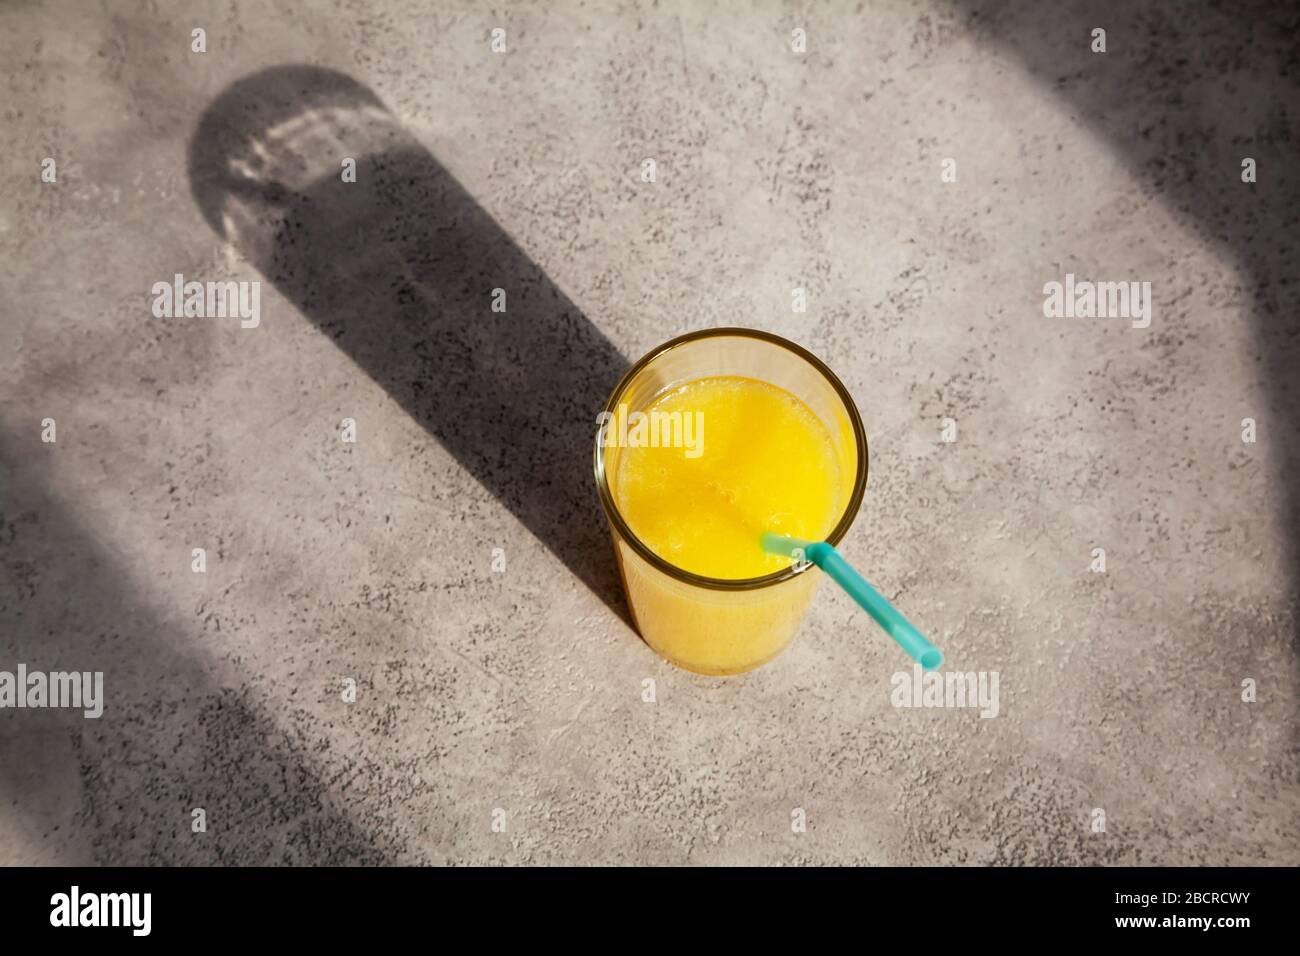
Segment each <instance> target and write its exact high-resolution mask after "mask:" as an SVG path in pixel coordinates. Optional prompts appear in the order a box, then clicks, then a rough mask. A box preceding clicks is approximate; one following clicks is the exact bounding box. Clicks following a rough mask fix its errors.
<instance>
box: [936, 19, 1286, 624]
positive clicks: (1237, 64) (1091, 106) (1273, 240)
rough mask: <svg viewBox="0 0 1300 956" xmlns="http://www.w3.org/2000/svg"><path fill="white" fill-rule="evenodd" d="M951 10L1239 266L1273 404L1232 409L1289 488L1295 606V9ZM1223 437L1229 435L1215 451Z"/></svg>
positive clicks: (1281, 483)
mask: <svg viewBox="0 0 1300 956" xmlns="http://www.w3.org/2000/svg"><path fill="white" fill-rule="evenodd" d="M950 2H952V3H953V5H954V6H955V7H956V8H957V9H959V10H961V11H963V12H964V13H965V15H966V18H967V22H966V26H967V27H968V28H969V29H971V30H974V31H975V32H976V33H977V35H980V36H981V37H983V38H984V39H986V40H987V41H988V42H989V43H990V44H992V45H994V46H997V47H999V48H1001V49H1004V50H1005V51H1006V52H1007V53H1008V55H1011V56H1014V57H1017V58H1019V59H1020V60H1021V61H1022V62H1023V64H1024V66H1025V68H1026V69H1027V70H1028V71H1029V73H1030V74H1031V75H1032V76H1034V77H1035V78H1037V79H1038V80H1039V81H1040V82H1042V83H1043V85H1044V86H1048V87H1050V88H1052V90H1053V91H1054V92H1055V94H1056V95H1057V96H1060V97H1061V98H1063V99H1065V100H1066V101H1067V102H1068V103H1069V104H1070V105H1071V106H1072V107H1073V108H1074V109H1075V110H1076V111H1077V113H1078V115H1079V116H1080V117H1081V118H1082V119H1083V120H1084V121H1085V122H1087V123H1088V124H1089V125H1090V126H1091V127H1092V128H1094V129H1095V130H1097V131H1098V132H1099V133H1100V134H1102V135H1103V136H1104V137H1105V139H1106V141H1107V143H1109V145H1110V146H1111V147H1112V148H1113V149H1114V150H1115V151H1116V152H1117V154H1119V155H1120V156H1121V157H1123V159H1124V160H1125V162H1126V163H1128V165H1129V166H1130V167H1131V168H1132V169H1133V170H1134V173H1135V175H1136V176H1137V177H1138V179H1139V181H1140V182H1142V183H1143V185H1144V186H1145V187H1146V188H1147V189H1149V190H1152V191H1154V192H1155V193H1156V194H1157V195H1160V196H1162V197H1163V199H1164V200H1165V202H1166V203H1167V204H1168V205H1169V206H1170V207H1171V208H1172V209H1174V210H1175V211H1176V212H1177V214H1178V215H1179V216H1180V217H1182V218H1183V219H1185V220H1187V221H1188V222H1189V224H1190V225H1191V226H1192V227H1193V228H1195V229H1196V231H1197V232H1198V233H1199V234H1200V235H1202V236H1205V237H1209V238H1211V239H1212V240H1213V241H1215V242H1217V243H1218V244H1220V245H1221V246H1222V247H1223V248H1224V249H1225V250H1226V251H1227V252H1228V254H1229V255H1231V256H1232V257H1233V258H1234V259H1235V260H1236V264H1237V267H1238V269H1239V270H1240V273H1241V275H1242V277H1243V279H1244V280H1245V282H1244V284H1245V289H1244V291H1245V294H1246V295H1247V296H1248V301H1249V306H1250V313H1251V321H1252V323H1253V325H1254V337H1255V343H1256V352H1257V361H1258V362H1259V365H1260V369H1261V372H1262V373H1263V375H1264V377H1265V378H1266V382H1267V392H1268V400H1269V407H1268V408H1266V409H1249V408H1245V407H1242V409H1241V416H1240V417H1243V418H1244V417H1252V418H1256V419H1258V420H1259V422H1260V429H1261V432H1260V435H1261V437H1260V446H1259V447H1265V443H1267V445H1269V446H1272V447H1271V448H1270V451H1276V453H1277V454H1276V456H1274V457H1273V467H1274V480H1275V481H1276V482H1277V483H1278V485H1279V486H1280V487H1282V488H1284V489H1285V492H1284V494H1285V502H1284V510H1283V514H1282V520H1283V529H1284V536H1285V540H1286V542H1287V546H1288V547H1289V549H1290V554H1289V556H1288V563H1289V566H1290V568H1291V571H1290V576H1291V585H1292V595H1293V600H1294V601H1295V604H1294V605H1293V606H1295V607H1300V481H1297V479H1296V477H1295V476H1296V475H1297V474H1300V470H1298V469H1300V374H1297V369H1300V166H1298V165H1297V163H1296V161H1295V142H1296V136H1297V133H1300V130H1296V129H1295V128H1294V120H1293V118H1292V117H1293V115H1294V106H1295V104H1296V103H1300V70H1297V68H1296V64H1297V60H1298V58H1300V47H1298V45H1297V42H1296V37H1297V35H1300V14H1298V13H1297V12H1296V9H1295V8H1294V6H1288V5H1286V4H1277V3H1269V2H1246V3H1240V4H1231V5H1227V6H1222V7H1220V6H1217V5H1210V4H1168V3H1161V2H1159V0H1087V2H1082V3H1072V4H1047V3H1025V4H1014V5H1004V4H990V3H985V2H983V0H950ZM1098 27H1100V28H1102V29H1104V30H1105V31H1106V34H1107V42H1108V48H1107V52H1105V53H1093V52H1091V45H1090V38H1091V37H1092V31H1093V29H1094V28H1098ZM1245 157H1251V158H1253V159H1255V160H1256V163H1257V169H1256V174H1257V181H1256V182H1255V183H1253V184H1249V185H1248V184H1246V183H1244V182H1243V181H1242V178H1241V176H1242V165H1241V164H1242V160H1243V158H1245ZM1106 278H1120V277H1118V276H1116V277H1106ZM1133 278H1139V277H1136V276H1135V277H1133ZM1158 301H1159V299H1158V297H1157V303H1158ZM1158 320H1159V316H1157V321H1158ZM1156 331H1157V330H1156V328H1155V327H1154V326H1153V328H1152V330H1151V332H1152V333H1155V332H1156ZM1168 341H1171V340H1170V339H1169V338H1166V342H1168ZM1172 341H1177V337H1175V338H1174V339H1172ZM1153 359H1155V360H1159V361H1165V360H1168V359H1167V357H1166V356H1153ZM1225 401H1229V402H1233V403H1234V404H1235V402H1236V399H1233V398H1225ZM1235 435H1236V433H1235V432H1233V433H1231V434H1228V435H1226V436H1225V441H1224V445H1225V449H1227V448H1228V447H1230V445H1231V443H1232V440H1233V439H1234V437H1235ZM1265 436H1266V437H1265ZM1227 453H1228V452H1227V451H1225V455H1226V454H1227ZM1291 640H1292V643H1293V645H1295V644H1300V633H1298V632H1297V631H1296V630H1294V629H1293V631H1292V634H1291Z"/></svg>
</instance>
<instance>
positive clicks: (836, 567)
mask: <svg viewBox="0 0 1300 956" xmlns="http://www.w3.org/2000/svg"><path fill="white" fill-rule="evenodd" d="M762 545H763V550H764V551H767V552H768V553H769V554H782V555H785V556H786V557H794V552H795V551H796V550H798V551H802V552H803V555H804V557H805V558H807V559H808V560H809V561H811V562H812V563H813V564H815V565H817V567H819V568H821V569H822V570H823V571H824V572H826V574H827V576H828V577H830V579H831V580H832V581H834V582H835V583H836V584H838V585H839V586H840V587H842V588H843V589H844V590H846V591H848V592H849V597H851V598H853V600H855V601H857V602H858V603H859V604H861V605H862V607H863V608H864V609H865V610H866V612H867V613H868V614H870V615H871V617H872V618H873V619H874V620H875V622H876V623H877V624H879V625H880V626H881V627H882V628H883V629H884V631H885V633H886V634H888V635H889V636H890V637H892V638H893V639H894V640H895V641H897V642H898V645H899V647H901V648H902V649H903V650H905V651H907V653H908V654H909V655H910V656H911V657H912V659H913V660H914V661H916V662H917V663H918V664H920V665H921V666H922V667H924V668H925V669H926V670H933V669H934V668H936V667H938V666H939V665H940V664H942V663H943V653H942V652H941V651H940V650H939V648H937V647H935V646H934V645H933V644H931V643H930V642H929V641H928V640H926V638H925V635H923V634H922V633H921V632H920V631H918V630H917V629H916V628H914V627H913V626H912V624H911V622H910V621H908V620H907V618H905V617H903V615H902V614H901V613H900V612H899V610H898V608H896V607H894V605H892V604H890V603H889V602H888V601H886V600H885V598H884V596H883V595H882V594H881V593H880V592H879V591H877V590H876V589H875V588H873V587H872V586H871V585H870V584H868V583H867V579H866V578H864V577H863V576H862V575H860V574H858V572H857V571H855V570H853V566H852V565H851V564H849V562H847V561H845V560H844V558H843V557H841V556H840V553H839V552H838V551H836V550H835V546H834V545H831V544H827V543H826V542H825V541H800V540H799V539H798V538H790V537H787V536H786V535H782V534H775V533H773V532H771V531H764V532H763V537H762Z"/></svg>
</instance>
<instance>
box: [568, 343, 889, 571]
mask: <svg viewBox="0 0 1300 956" xmlns="http://www.w3.org/2000/svg"><path fill="white" fill-rule="evenodd" d="M724 337H730V338H749V339H758V340H760V341H763V342H767V343H768V344H769V345H775V346H777V347H778V348H783V349H785V350H786V351H787V352H790V353H792V354H794V355H795V356H797V357H798V358H800V359H802V360H803V361H804V362H806V363H807V364H808V365H810V366H812V368H813V369H814V370H815V371H817V372H818V373H819V374H820V375H821V376H822V377H823V378H824V379H826V381H827V382H828V383H829V384H830V386H831V388H833V389H834V390H835V394H836V395H837V396H838V397H839V399H840V402H841V403H842V404H843V405H844V409H845V411H846V413H847V414H848V417H849V422H850V423H851V424H852V426H853V438H854V443H855V445H856V447H857V453H858V461H857V469H856V474H855V475H854V479H853V490H852V492H851V493H850V495H849V500H848V503H847V504H846V505H845V506H844V512H843V514H841V515H840V519H839V521H837V522H836V523H835V527H834V528H832V529H831V533H830V534H828V535H827V536H826V541H827V543H828V544H830V545H832V546H834V545H837V544H839V543H840V541H841V540H842V539H843V537H844V535H845V534H847V533H848V530H849V527H850V526H851V525H852V524H853V521H854V519H855V518H856V517H857V516H858V511H859V510H860V509H861V507H862V496H863V494H864V493H865V491H866V487H867V435H866V431H865V429H863V427H862V418H861V416H860V415H859V414H858V407H857V405H856V404H855V403H854V401H853V396H851V395H850V394H849V390H848V389H847V388H845V387H844V383H843V382H841V381H840V380H839V378H838V377H837V376H836V375H835V373H834V372H832V371H831V370H830V368H829V367H828V366H827V365H826V363H825V362H823V361H822V360H821V359H819V358H818V357H817V356H816V355H814V354H813V353H812V352H809V351H808V350H807V349H805V348H804V347H803V346H801V345H796V344H795V343H794V342H791V341H790V340H789V339H786V338H782V337H781V336H779V335H776V334H774V333H772V332H764V331H763V330H761V329H746V328H740V327H720V328H713V329H699V330H697V331H695V332H687V333H686V334H685V335H679V336H677V337H676V338H673V339H669V340H668V341H667V342H664V343H663V344H662V345H658V346H656V347H655V348H653V349H651V350H650V351H649V352H647V353H646V354H645V355H643V356H641V358H640V359H638V360H637V361H636V362H635V363H634V364H633V365H632V367H631V368H629V369H628V370H627V372H625V373H624V374H623V377H622V378H621V379H619V382H618V384H617V385H615V386H614V391H613V392H612V393H610V396H609V400H608V401H607V402H606V403H605V408H604V409H603V415H614V414H615V413H616V412H617V409H618V403H619V399H620V398H622V397H623V393H624V392H625V391H626V389H627V387H628V385H629V384H630V383H631V382H632V380H633V379H635V378H636V376H637V375H639V374H640V373H641V371H642V370H644V369H645V367H646V366H647V365H649V364H650V363H651V362H653V361H654V360H655V359H657V358H659V357H660V356H662V355H664V354H665V353H667V352H670V351H671V350H673V349H675V348H679V347H680V346H683V345H686V344H688V343H690V342H697V341H699V340H700V339H707V338H724ZM603 415H602V420H605V419H604V418H603ZM593 462H594V466H595V473H596V487H597V489H598V490H599V492H600V503H601V505H602V506H603V507H604V509H605V517H606V519H607V520H608V521H609V523H610V524H611V525H613V526H614V530H615V531H616V532H617V533H618V535H619V537H621V538H622V539H623V540H625V541H626V542H627V543H628V544H629V545H631V547H632V550H633V551H635V552H636V553H637V554H638V555H639V556H640V557H641V558H642V559H644V560H645V561H647V562H648V563H649V564H650V565H651V566H652V567H654V568H655V569H657V570H659V571H661V572H662V573H664V574H666V575H668V576H669V577H671V578H674V579H675V580H678V581H681V582H683V583H684V584H690V585H694V586H695V587H701V588H708V589H709V590H713V591H753V590H756V589H758V588H766V587H771V586H772V585H774V584H781V583H782V582H785V581H789V580H792V579H793V578H795V577H797V576H798V575H800V574H802V573H803V572H804V571H806V570H807V568H808V566H807V565H805V566H804V567H802V568H798V569H796V566H795V565H793V564H792V565H790V566H789V567H787V568H783V569H781V570H780V571H773V572H772V573H771V574H765V575H763V576H762V577H757V578H712V577H708V576H707V575H703V574H696V573H695V572H693V571H687V570H686V569H685V568H679V567H678V566H677V565H675V564H673V563H672V562H670V561H667V560H665V559H664V558H662V557H660V556H659V555H657V554H655V552H654V551H652V550H651V549H650V547H649V546H648V545H647V544H646V543H645V542H644V541H642V540H641V539H640V538H638V537H637V536H636V535H635V534H634V533H633V531H632V529H631V527H629V525H628V523H627V520H626V519H625V518H624V517H623V514H622V512H620V511H619V508H618V504H617V503H616V502H615V501H614V494H613V492H612V491H611V490H610V487H609V477H608V475H607V474H606V472H605V447H604V443H603V442H602V441H601V440H600V432H599V430H598V431H597V434H596V450H595V455H594V458H593Z"/></svg>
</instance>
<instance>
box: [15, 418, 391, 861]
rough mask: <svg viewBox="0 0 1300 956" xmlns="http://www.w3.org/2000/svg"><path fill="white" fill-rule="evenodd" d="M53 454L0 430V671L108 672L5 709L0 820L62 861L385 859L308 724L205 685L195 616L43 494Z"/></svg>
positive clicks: (387, 833) (382, 839) (378, 831)
mask: <svg viewBox="0 0 1300 956" xmlns="http://www.w3.org/2000/svg"><path fill="white" fill-rule="evenodd" d="M58 453H59V452H58V446H57V445H42V444H41V443H40V442H39V441H38V440H36V439H35V438H33V439H32V440H31V441H30V442H25V443H20V442H18V441H16V440H14V439H12V438H11V437H9V436H6V435H4V434H0V669H3V670H6V671H8V672H10V673H13V672H14V670H15V669H16V666H17V664H19V663H23V664H26V665H27V668H28V669H29V671H35V670H40V671H44V672H50V671H69V670H78V671H103V672H104V698H105V704H104V712H103V715H102V716H101V717H99V718H98V719H86V718H85V717H84V716H83V714H82V711H80V710H76V711H70V710H52V709H45V710H31V709H25V710H17V709H14V710H8V709H6V710H4V711H0V813H3V814H4V816H5V826H6V827H10V828H12V827H18V828H20V829H21V830H22V832H23V833H24V835H25V839H22V840H20V842H22V843H26V844H27V845H29V846H30V847H32V848H33V849H39V850H41V851H44V852H51V851H52V854H53V856H54V857H55V858H57V859H58V860H59V862H60V863H65V864H66V863H84V864H89V863H94V864H114V865H146V864H148V865H162V864H171V865H194V864H232V865H233V864H237V865H255V864H270V865H275V864H335V865H338V864H349V863H368V864H382V863H388V862H392V861H394V860H395V859H397V857H398V854H399V853H400V852H401V849H402V848H401V846H400V845H399V840H398V839H397V838H396V837H395V836H394V834H393V831H392V830H391V829H390V828H388V827H387V825H385V824H382V823H380V822H378V821H375V822H374V825H373V826H368V828H367V829H365V830H363V829H362V828H360V827H359V826H358V825H356V824H355V823H354V822H353V821H352V820H351V819H350V818H349V816H348V814H347V812H346V811H345V808H343V807H340V806H339V805H337V802H336V801H337V797H336V796H335V795H334V793H333V791H332V790H331V788H330V786H329V785H328V783H327V782H326V781H325V780H323V779H322V778H321V776H320V775H319V773H318V771H317V770H316V769H315V767H316V763H317V761H318V760H320V759H322V757H323V753H322V741H321V739H320V738H319V737H318V736H313V735H312V734H310V733H309V732H308V729H307V728H309V727H310V722H309V721H308V719H307V718H306V717H304V718H302V719H301V720H299V719H297V718H290V720H289V721H288V722H287V723H279V722H276V721H274V720H272V719H271V718H270V717H269V716H268V715H267V714H265V713H264V712H263V710H262V708H261V706H260V704H259V703H258V701H257V699H256V696H255V694H254V693H253V692H251V691H250V690H249V689H248V688H247V687H242V688H232V687H222V686H219V684H217V683H215V682H214V681H215V678H214V677H213V676H212V675H213V673H214V672H215V671H216V667H215V666H214V662H213V661H212V660H210V659H208V658H207V657H206V655H205V654H204V653H203V652H202V651H201V650H200V649H199V648H198V647H197V646H196V645H194V644H191V643H190V641H191V639H192V638H191V633H190V628H189V627H188V626H187V625H185V624H184V623H183V622H180V621H176V620H169V619H168V618H167V616H166V615H165V614H164V613H162V612H160V611H158V610H157V609H154V608H151V607H150V606H149V601H148V598H147V596H146V595H145V594H144V593H143V592H142V590H141V589H140V588H139V587H138V586H137V584H136V583H135V582H133V581H131V580H129V579H128V578H127V577H126V576H124V575H123V574H122V573H121V572H120V571H119V570H118V569H119V568H121V567H123V566H125V565H127V564H128V563H129V562H128V561H127V560H126V558H125V556H122V555H117V554H114V553H112V552H111V550H110V546H109V545H107V544H105V543H104V542H102V541H100V540H99V539H97V537H96V535H95V534H94V532H93V531H92V530H91V529H90V527H89V525H87V524H83V523H81V522H80V521H78V519H77V518H75V517H74V510H73V509H72V508H71V506H70V505H68V504H67V503H66V502H63V501H59V500H56V499H55V498H54V497H53V495H52V494H51V491H50V489H51V488H52V487H54V485H55V483H54V481H53V471H54V469H53V467H52V466H51V464H50V462H51V461H52V460H53V459H54V458H55V457H56V456H57V455H58ZM181 560H182V561H183V560H184V558H183V557H182V558H181ZM181 566H182V567H186V565H184V564H182V565H181ZM195 807H201V808H203V810H204V811H205V813H206V824H207V832H206V833H194V832H192V830H191V819H192V817H191V812H192V810H193V809H194V808H195ZM69 823H70V824H71V825H69ZM0 862H5V861H0Z"/></svg>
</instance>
